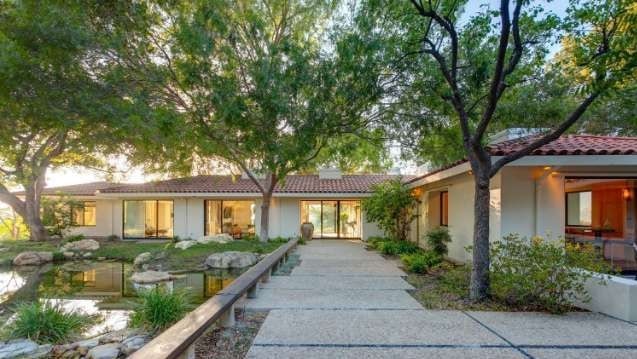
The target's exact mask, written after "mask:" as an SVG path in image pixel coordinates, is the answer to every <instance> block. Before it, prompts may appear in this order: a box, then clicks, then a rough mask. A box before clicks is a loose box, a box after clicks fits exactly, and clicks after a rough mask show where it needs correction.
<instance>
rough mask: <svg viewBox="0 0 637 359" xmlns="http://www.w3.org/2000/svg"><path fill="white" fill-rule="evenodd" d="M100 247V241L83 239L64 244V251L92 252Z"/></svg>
mask: <svg viewBox="0 0 637 359" xmlns="http://www.w3.org/2000/svg"><path fill="white" fill-rule="evenodd" d="M98 249H100V243H99V242H98V241H96V240H94V239H82V240H80V241H75V242H68V243H66V244H65V245H63V246H62V252H68V251H74V252H90V251H96V250H98Z"/></svg>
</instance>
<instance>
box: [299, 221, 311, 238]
mask: <svg viewBox="0 0 637 359" xmlns="http://www.w3.org/2000/svg"><path fill="white" fill-rule="evenodd" d="M313 234H314V225H313V224H312V223H310V222H304V223H303V224H301V238H303V239H304V240H305V241H311V240H312V235H313Z"/></svg>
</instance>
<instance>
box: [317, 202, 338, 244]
mask: <svg viewBox="0 0 637 359" xmlns="http://www.w3.org/2000/svg"><path fill="white" fill-rule="evenodd" d="M322 207H323V208H322V216H321V237H323V238H338V202H337V201H323V202H322Z"/></svg>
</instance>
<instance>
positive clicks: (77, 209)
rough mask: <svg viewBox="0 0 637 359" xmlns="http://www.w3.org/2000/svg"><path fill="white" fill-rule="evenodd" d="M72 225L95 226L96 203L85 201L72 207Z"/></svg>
mask: <svg viewBox="0 0 637 359" xmlns="http://www.w3.org/2000/svg"><path fill="white" fill-rule="evenodd" d="M71 224H72V225H74V226H95V201H85V202H82V203H81V204H78V205H74V206H71Z"/></svg>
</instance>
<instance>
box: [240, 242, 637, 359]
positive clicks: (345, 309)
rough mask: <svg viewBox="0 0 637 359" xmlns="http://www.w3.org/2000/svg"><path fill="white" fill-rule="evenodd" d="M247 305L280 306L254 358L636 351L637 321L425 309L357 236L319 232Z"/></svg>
mask: <svg viewBox="0 0 637 359" xmlns="http://www.w3.org/2000/svg"><path fill="white" fill-rule="evenodd" d="M297 253H298V254H300V258H301V263H300V265H299V266H298V267H296V268H294V270H293V271H292V273H291V275H290V276H274V277H272V279H271V281H270V282H268V283H265V284H263V285H262V290H261V291H259V297H258V298H256V299H250V300H248V301H246V308H248V309H259V310H264V309H268V310H270V313H269V314H268V316H267V318H266V320H265V322H264V323H263V326H262V327H261V329H260V330H259V333H258V335H257V337H256V338H255V340H254V342H253V344H252V348H251V349H250V351H249V353H248V355H247V357H248V358H276V359H284V358H407V359H410V358H434V357H448V358H547V359H548V358H577V359H586V358H636V357H637V323H628V322H624V321H621V320H617V319H614V318H610V317H608V316H605V315H601V314H596V313H572V314H569V315H564V316H554V315H548V314H543V313H501V312H462V311H434V310H425V309H424V308H423V307H422V306H421V305H420V304H419V303H418V302H417V301H416V300H415V299H413V298H412V297H411V296H410V295H409V294H408V293H407V292H406V290H408V289H411V288H412V287H411V286H410V285H409V284H408V283H407V282H405V281H404V280H403V279H402V278H401V276H404V275H405V273H403V272H402V271H401V270H400V269H399V268H398V267H397V265H396V263H394V262H393V261H388V260H385V259H384V258H382V257H381V256H379V255H378V254H376V253H374V252H370V251H366V250H365V249H364V248H363V246H362V245H361V244H360V242H356V241H312V242H311V243H309V244H308V245H305V246H300V247H299V249H298V250H297Z"/></svg>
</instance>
